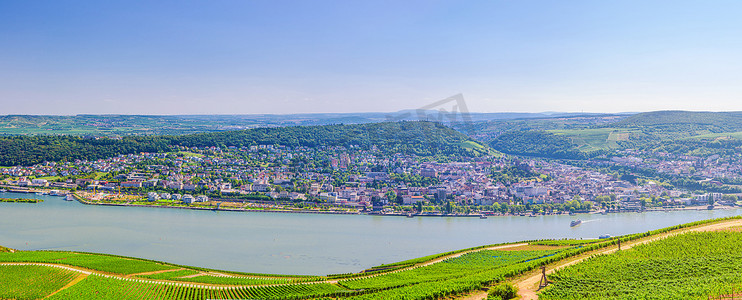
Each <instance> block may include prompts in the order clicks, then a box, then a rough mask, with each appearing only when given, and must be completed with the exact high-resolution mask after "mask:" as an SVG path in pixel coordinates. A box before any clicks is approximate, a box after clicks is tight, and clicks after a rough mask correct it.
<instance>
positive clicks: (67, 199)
mask: <svg viewBox="0 0 742 300" xmlns="http://www.w3.org/2000/svg"><path fill="white" fill-rule="evenodd" d="M64 201H75V197H74V196H72V194H67V196H66V197H64Z"/></svg>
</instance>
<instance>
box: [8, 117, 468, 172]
mask: <svg viewBox="0 0 742 300" xmlns="http://www.w3.org/2000/svg"><path fill="white" fill-rule="evenodd" d="M472 143H473V144H476V143H475V142H473V141H472V140H471V139H470V138H469V137H467V136H466V135H464V134H462V133H459V132H457V131H455V130H453V129H451V128H449V127H446V126H444V125H441V124H438V123H433V122H425V121H403V122H385V123H368V124H352V125H342V124H339V125H324V126H296V127H278V128H256V129H247V130H238V131H225V132H214V133H200V134H188V135H165V136H125V137H122V138H84V137H79V136H70V135H59V136H49V135H37V136H3V137H0V165H2V166H14V165H33V164H37V163H41V162H44V161H73V160H78V159H79V160H96V159H102V158H107V157H112V156H116V155H121V154H131V153H139V152H162V151H169V150H171V149H172V146H184V147H221V148H226V147H232V146H233V147H243V146H253V145H283V146H289V147H298V146H304V147H331V146H344V147H351V146H353V147H359V148H360V149H368V150H371V149H375V150H377V151H381V152H382V153H386V154H393V153H401V154H409V155H417V156H436V155H445V156H451V155H453V156H470V155H478V154H479V153H480V152H479V150H477V149H472V147H471V144H472Z"/></svg>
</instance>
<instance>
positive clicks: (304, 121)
mask: <svg viewBox="0 0 742 300" xmlns="http://www.w3.org/2000/svg"><path fill="white" fill-rule="evenodd" d="M602 115H605V114H585V113H564V112H548V113H507V112H503V113H460V112H448V111H441V110H402V111H398V112H389V113H383V112H378V113H311V114H285V115H275V114H245V115H87V114H80V115H74V116H53V115H5V116H0V134H11V135H14V134H70V135H87V136H125V135H153V134H176V135H177V134H189V133H200V132H215V131H227V130H239V129H249V128H258V127H282V126H311V125H329V124H362V123H378V122H387V121H414V120H427V121H436V122H441V123H446V124H451V123H461V122H486V121H492V120H529V119H544V118H546V119H548V118H561V117H578V116H602Z"/></svg>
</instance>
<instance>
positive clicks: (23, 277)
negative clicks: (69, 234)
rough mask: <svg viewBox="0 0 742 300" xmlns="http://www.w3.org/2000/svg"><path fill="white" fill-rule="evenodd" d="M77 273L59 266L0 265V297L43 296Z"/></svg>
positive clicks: (23, 297)
mask: <svg viewBox="0 0 742 300" xmlns="http://www.w3.org/2000/svg"><path fill="white" fill-rule="evenodd" d="M78 275H79V273H75V272H73V271H69V270H65V269H60V268H50V267H43V266H23V265H0V299H18V300H21V299H39V298H43V297H45V296H46V295H49V294H51V293H53V292H54V291H56V290H58V289H60V288H61V287H63V286H64V285H66V284H67V283H69V282H70V281H72V280H73V279H74V278H75V277H76V276H78ZM28 287H34V288H33V289H30V288H28Z"/></svg>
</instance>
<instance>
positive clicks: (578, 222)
mask: <svg viewBox="0 0 742 300" xmlns="http://www.w3.org/2000/svg"><path fill="white" fill-rule="evenodd" d="M580 224H582V220H580V219H577V220H574V221H572V222H570V223H569V227H575V226H577V225H580Z"/></svg>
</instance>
